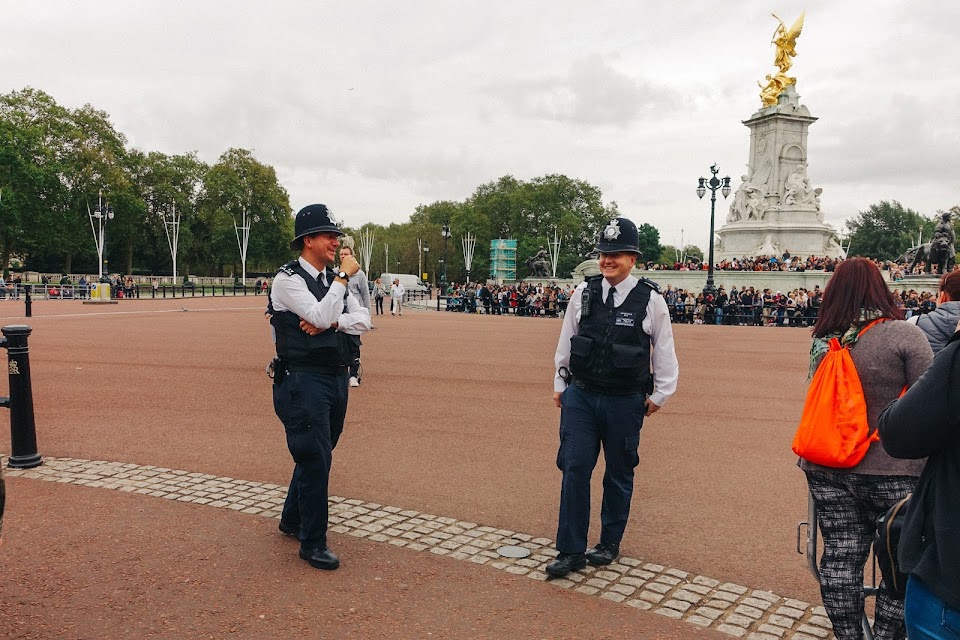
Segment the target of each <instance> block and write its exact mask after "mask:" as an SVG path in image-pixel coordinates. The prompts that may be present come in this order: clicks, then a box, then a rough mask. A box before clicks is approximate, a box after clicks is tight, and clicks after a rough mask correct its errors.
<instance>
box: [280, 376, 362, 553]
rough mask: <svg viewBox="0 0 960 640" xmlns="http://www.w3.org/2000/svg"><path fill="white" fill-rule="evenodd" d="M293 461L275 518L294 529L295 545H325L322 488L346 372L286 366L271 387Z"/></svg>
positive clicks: (338, 428) (343, 411)
mask: <svg viewBox="0 0 960 640" xmlns="http://www.w3.org/2000/svg"><path fill="white" fill-rule="evenodd" d="M273 408H274V410H275V411H276V412H277V417H278V418H280V421H281V422H282V423H283V427H284V430H285V431H286V435H287V448H288V449H289V450H290V455H291V456H293V461H294V463H295V466H294V468H293V477H292V478H291V479H290V488H289V489H288V491H287V499H286V501H285V502H284V504H283V513H282V514H281V516H280V519H281V520H282V521H283V523H284V524H286V525H288V526H290V527H294V528H296V527H299V529H300V536H299V537H300V547H301V548H303V549H307V550H309V549H321V548H324V547H326V546H327V487H328V484H329V480H330V464H331V462H332V459H333V448H334V447H336V446H337V440H339V439H340V434H341V433H342V432H343V421H344V418H345V417H346V415H347V373H346V369H344V371H343V374H341V375H330V374H322V373H312V372H304V371H291V372H289V373H288V374H287V375H286V377H285V378H284V379H283V382H281V383H280V384H277V385H274V387H273Z"/></svg>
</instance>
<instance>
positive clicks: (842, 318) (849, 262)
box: [813, 258, 903, 338]
mask: <svg viewBox="0 0 960 640" xmlns="http://www.w3.org/2000/svg"><path fill="white" fill-rule="evenodd" d="M861 309H868V310H872V311H876V312H877V313H878V314H879V316H880V317H881V318H891V319H893V320H903V311H902V310H901V309H898V308H897V306H896V304H894V301H893V294H892V293H891V292H890V290H889V289H888V288H887V284H886V283H885V282H884V281H883V276H882V275H880V269H878V268H877V265H875V264H874V263H873V262H871V261H870V260H868V259H867V258H848V259H846V260H844V261H843V262H841V263H840V265H839V266H837V270H836V271H834V272H833V276H832V277H831V278H830V281H829V282H828V283H827V286H826V288H824V290H823V301H822V302H821V303H820V311H819V312H818V313H817V322H816V324H814V325H813V335H814V336H816V337H818V338H822V337H824V336H826V335H828V334H831V333H837V332H841V331H846V330H847V328H848V327H849V326H850V325H852V324H856V323H858V322H859V321H860V311H861Z"/></svg>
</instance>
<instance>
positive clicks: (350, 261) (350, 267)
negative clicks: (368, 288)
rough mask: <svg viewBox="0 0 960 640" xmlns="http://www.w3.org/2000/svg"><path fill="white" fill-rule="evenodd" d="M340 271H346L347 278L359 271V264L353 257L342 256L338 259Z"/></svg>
mask: <svg viewBox="0 0 960 640" xmlns="http://www.w3.org/2000/svg"><path fill="white" fill-rule="evenodd" d="M340 269H341V270H342V271H346V272H347V275H348V276H352V275H353V274H355V273H356V272H357V271H360V263H359V262H357V259H356V258H354V257H353V256H343V258H341V259H340Z"/></svg>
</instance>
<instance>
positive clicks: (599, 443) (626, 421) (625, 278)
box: [546, 218, 679, 578]
mask: <svg viewBox="0 0 960 640" xmlns="http://www.w3.org/2000/svg"><path fill="white" fill-rule="evenodd" d="M639 240H640V236H639V234H638V232H637V226H636V225H635V224H634V223H633V222H631V221H630V220H628V219H626V218H616V219H614V220H611V221H610V222H609V224H607V226H606V227H604V229H603V230H602V232H601V234H600V241H599V243H598V247H597V248H598V249H599V251H600V261H599V262H600V272H601V275H599V276H595V277H591V278H588V279H587V280H586V282H583V283H581V284H580V285H579V286H578V287H577V288H576V290H575V291H574V293H573V295H572V296H571V298H570V304H569V306H568V308H567V312H566V314H565V315H564V319H563V327H562V329H561V331H560V340H559V342H558V344H557V353H556V356H555V363H556V367H557V375H556V378H555V380H554V394H553V400H554V402H555V403H556V405H557V406H558V407H560V449H559V452H558V453H557V466H558V467H559V468H560V470H561V471H562V472H563V482H562V485H561V490H560V522H559V526H558V527H557V551H558V552H559V554H558V556H557V559H556V560H555V561H553V562H551V563H550V564H549V565H547V567H546V572H547V574H548V575H550V576H552V577H555V578H559V577H562V576H565V575H567V574H568V573H570V572H571V571H577V570H579V569H582V568H584V567H585V566H586V564H587V563H588V562H589V563H590V564H591V565H593V566H599V565H606V564H610V563H611V562H613V561H614V560H615V559H616V558H617V556H619V554H620V540H621V539H622V538H623V531H624V529H625V528H626V525H627V518H628V516H629V515H630V499H631V496H632V495H633V474H634V468H636V466H637V465H638V464H639V463H640V458H639V454H638V447H639V446H640V427H641V426H642V425H643V418H644V416H650V415H651V414H653V413H655V412H656V411H657V410H659V409H660V407H661V406H663V403H664V402H665V401H666V400H667V398H669V397H670V396H671V395H672V394H673V392H674V391H675V390H676V387H677V377H678V374H679V366H678V364H677V356H676V353H675V352H674V348H673V331H672V329H671V326H670V312H669V310H668V309H667V304H666V302H665V301H664V299H663V297H662V296H661V295H660V289H659V287H658V286H657V284H656V283H654V282H652V281H650V280H647V279H645V278H643V279H639V280H638V279H637V278H636V277H635V276H633V275H631V271H632V269H633V267H634V265H635V264H636V261H637V258H638V257H639V256H640V255H641V252H640V249H639ZM601 447H602V449H603V456H604V460H605V462H606V471H605V473H604V475H603V505H602V507H601V510H600V521H601V527H600V540H599V542H598V543H597V544H596V546H594V547H593V548H592V549H590V550H589V551H587V531H588V528H589V526H590V477H591V475H592V474H593V468H594V467H595V466H596V464H597V458H598V456H599V454H600V449H601Z"/></svg>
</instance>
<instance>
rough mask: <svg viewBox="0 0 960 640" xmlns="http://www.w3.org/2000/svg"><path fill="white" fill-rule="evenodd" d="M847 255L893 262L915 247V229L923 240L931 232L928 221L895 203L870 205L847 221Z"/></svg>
mask: <svg viewBox="0 0 960 640" xmlns="http://www.w3.org/2000/svg"><path fill="white" fill-rule="evenodd" d="M846 226H847V229H849V231H850V253H851V255H857V256H867V257H871V258H879V259H881V260H893V259H894V258H896V257H897V256H899V255H900V254H902V253H903V252H904V251H906V250H907V249H909V248H910V247H911V246H913V245H914V244H916V238H917V235H918V233H919V230H920V229H921V228H922V229H924V237H930V235H931V234H932V233H933V225H932V224H931V223H930V220H928V219H927V218H924V217H923V216H921V215H920V214H919V213H917V212H916V211H914V210H912V209H907V208H905V207H904V206H903V205H901V204H900V203H899V202H897V201H896V200H894V201H892V202H886V201H881V202H879V203H877V204H872V205H870V207H869V208H868V209H867V210H866V211H861V212H860V213H858V214H857V215H856V216H854V217H853V218H851V219H849V220H847V223H846Z"/></svg>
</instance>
